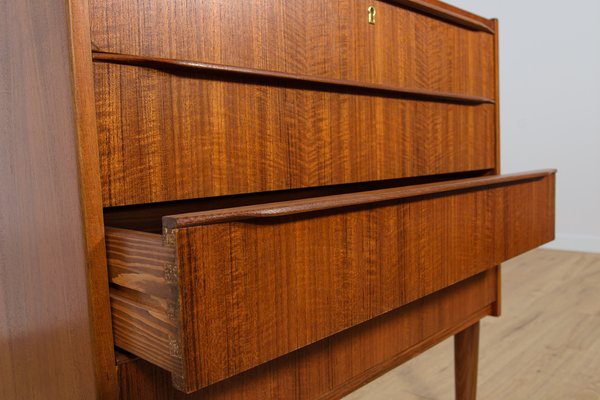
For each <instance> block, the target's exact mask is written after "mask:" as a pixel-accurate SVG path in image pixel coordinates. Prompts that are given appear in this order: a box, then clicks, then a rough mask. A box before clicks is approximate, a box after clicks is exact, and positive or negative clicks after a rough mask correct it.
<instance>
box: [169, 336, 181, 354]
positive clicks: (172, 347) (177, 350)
mask: <svg viewBox="0 0 600 400" xmlns="http://www.w3.org/2000/svg"><path fill="white" fill-rule="evenodd" d="M169 355H170V356H171V357H175V358H180V359H181V358H183V351H182V349H181V345H180V344H179V340H177V339H173V338H171V339H169Z"/></svg>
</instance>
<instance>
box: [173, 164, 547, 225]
mask: <svg viewBox="0 0 600 400" xmlns="http://www.w3.org/2000/svg"><path fill="white" fill-rule="evenodd" d="M554 174H556V170H554V169H547V170H539V171H529V172H519V173H513V174H505V175H492V176H483V177H478V178H465V179H457V180H448V181H441V182H432V183H425V184H420V185H419V184H416V185H411V186H404V187H398V188H386V189H380V190H369V191H364V192H359V193H344V194H338V195H331V196H321V197H318V198H304V199H298V200H290V201H282V202H276V203H263V204H257V205H249V206H241V207H231V208H226V209H222V210H219V209H216V210H209V211H200V212H190V213H185V214H178V215H167V216H164V217H163V218H162V223H163V226H164V227H166V228H168V229H179V228H189V227H192V226H197V225H208V224H215V223H222V222H233V221H244V220H247V219H254V218H275V217H282V216H286V215H295V214H304V213H311V212H316V211H324V210H334V209H338V208H345V207H351V206H361V205H368V204H377V203H384V202H388V201H393V200H402V199H411V200H416V199H417V198H419V197H426V196H431V195H444V194H450V193H452V192H460V191H465V190H469V189H477V190H483V189H485V188H491V187H494V186H499V185H506V184H515V183H525V182H527V181H531V180H537V179H544V178H547V177H549V176H551V175H554Z"/></svg>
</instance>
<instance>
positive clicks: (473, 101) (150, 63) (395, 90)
mask: <svg viewBox="0 0 600 400" xmlns="http://www.w3.org/2000/svg"><path fill="white" fill-rule="evenodd" d="M92 58H93V60H94V61H96V62H105V63H112V64H122V65H131V66H137V67H144V68H152V69H157V70H174V69H181V70H191V71H197V72H212V73H220V74H224V75H229V76H234V77H247V78H261V79H270V80H274V81H279V82H287V83H296V84H297V83H303V84H307V85H311V88H314V89H316V90H319V89H321V90H323V89H325V88H327V87H329V88H334V89H336V88H337V89H338V90H339V89H340V88H341V89H354V90H359V91H362V92H371V93H378V94H380V95H381V94H383V95H388V96H389V95H393V96H395V97H405V98H408V99H415V100H422V101H434V102H446V103H458V104H467V105H479V104H495V101H494V99H490V98H487V97H481V96H471V95H467V94H461V93H449V92H438V91H434V90H425V89H415V88H399V87H395V86H388V85H379V84H374V83H366V82H359V81H349V80H343V79H330V78H321V77H318V76H312V75H302V74H288V73H285V72H277V71H267V70H261V69H255V68H242V67H234V66H231V65H220V64H210V63H203V62H198V61H189V60H176V59H170V58H158V57H146V56H136V55H129V54H120V53H105V52H99V51H94V52H92ZM316 85H320V86H319V87H317V86H316Z"/></svg>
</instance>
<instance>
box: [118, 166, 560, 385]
mask: <svg viewBox="0 0 600 400" xmlns="http://www.w3.org/2000/svg"><path fill="white" fill-rule="evenodd" d="M531 176H536V177H537V179H534V180H531ZM541 176H542V177H541V178H540V174H539V173H534V174H523V176H522V178H523V179H524V180H521V181H519V180H517V181H516V182H515V181H514V180H515V178H514V177H512V181H513V182H512V183H510V184H505V185H500V186H489V183H490V182H493V181H494V180H499V178H494V177H484V178H474V180H475V181H478V182H479V187H475V188H473V186H470V188H471V189H470V190H467V191H463V192H450V193H445V194H441V195H438V196H431V194H432V193H434V192H431V190H429V191H425V192H423V190H422V189H423V188H420V189H421V190H420V191H419V190H417V191H416V192H415V193H416V194H415V196H417V197H415V198H414V199H400V200H391V201H390V200H388V202H384V203H375V204H366V205H365V204H363V205H362V206H356V205H355V206H354V207H353V208H352V207H351V208H342V209H332V210H320V211H317V212H312V213H308V214H300V215H285V213H284V215H283V216H279V217H272V218H269V219H268V220H262V219H250V220H246V221H245V222H236V221H233V222H222V223H215V224H209V225H199V226H191V227H188V228H180V229H175V230H174V231H173V234H174V237H175V239H171V240H174V243H173V244H172V245H173V246H174V247H175V248H176V249H177V266H178V284H179V291H180V292H179V297H178V300H179V301H180V303H179V304H180V307H181V308H180V310H179V312H180V314H179V315H180V317H181V323H180V325H179V326H180V329H181V332H180V333H179V335H178V338H179V339H180V340H181V341H182V342H181V343H178V346H177V347H178V348H180V349H181V358H182V359H183V371H181V375H179V373H180V371H172V372H174V374H175V376H176V384H178V387H179V388H180V389H182V390H184V391H187V392H190V391H193V390H197V389H200V388H202V387H205V386H207V385H210V384H213V383H215V382H218V381H220V380H223V379H225V378H227V377H230V376H233V375H235V374H238V373H240V372H243V371H245V370H248V369H250V368H252V367H255V366H257V365H260V364H262V363H264V362H266V361H269V360H272V359H274V358H276V357H280V356H282V355H284V354H287V353H289V352H290V351H294V350H296V349H299V348H301V347H304V346H306V345H309V344H311V343H314V342H316V341H318V340H321V339H324V338H326V337H328V336H330V335H332V334H335V333H337V332H340V331H342V330H344V329H347V328H350V327H352V326H355V325H357V324H360V323H362V322H364V321H367V320H369V319H371V318H374V317H376V316H378V315H381V314H383V313H385V312H388V311H391V310H393V309H396V308H398V307H400V306H402V305H404V304H407V303H410V302H412V301H415V300H417V299H419V298H422V297H423V296H426V295H428V294H431V293H433V292H435V291H438V290H440V289H443V288H444V287H447V286H450V285H453V284H455V283H456V282H459V281H461V280H463V279H466V278H468V277H470V276H473V275H475V274H477V273H480V272H481V271H484V270H486V269H492V268H493V267H494V266H495V265H497V264H499V263H500V262H502V261H504V260H506V259H509V258H511V257H514V256H515V255H517V254H520V253H522V252H524V251H526V250H529V249H531V248H534V247H536V246H539V245H541V244H542V243H544V242H547V241H549V240H551V239H552V238H553V235H554V218H553V216H554V202H553V195H554V192H553V190H554V173H553V172H546V173H543V174H541ZM509 181H510V180H509ZM433 185H437V186H439V188H440V190H441V191H442V190H443V189H446V186H447V185H448V184H447V183H437V184H433ZM463 185H464V182H463ZM407 190H410V188H409V189H407ZM419 194H421V195H423V194H429V195H430V196H426V197H419ZM358 195H360V194H358ZM341 196H348V195H341ZM350 196H352V195H350ZM298 201H305V200H298ZM298 201H296V202H298ZM291 203H295V202H291ZM323 203H325V204H327V202H326V201H323ZM257 207H260V208H266V209H268V207H269V205H260V206H257ZM279 208H280V207H279ZM232 210H235V209H232ZM225 221H227V219H225ZM115 231H116V232H121V233H122V234H123V235H124V238H123V239H120V240H118V241H114V243H115V244H114V245H113V239H118V238H112V237H111V238H110V239H111V240H110V241H109V246H110V248H111V249H112V248H117V249H121V250H118V251H117V254H118V255H119V257H118V260H117V261H118V262H117V265H116V269H115V271H118V273H117V274H115V273H113V272H111V277H113V283H115V282H116V279H122V277H126V281H127V282H129V283H127V282H121V283H120V285H122V286H125V287H127V288H129V289H133V290H136V291H138V292H142V293H144V294H149V293H152V294H159V293H160V291H161V290H163V289H161V288H160V287H159V288H158V289H157V288H154V287H153V285H159V286H160V284H161V283H160V281H159V280H157V279H154V278H153V277H152V274H148V273H147V272H146V270H147V269H158V270H159V269H160V263H156V264H155V262H154V261H152V265H151V266H149V267H143V268H142V267H141V266H140V265H139V264H140V263H142V264H143V263H144V262H145V261H144V260H145V259H148V260H154V259H156V258H157V256H156V254H158V253H160V252H161V251H162V250H160V246H161V245H162V244H161V245H159V240H161V236H160V235H156V234H150V233H143V232H136V231H126V230H115ZM111 232H112V230H111ZM136 235H137V236H140V235H141V236H142V237H143V238H149V239H148V240H146V239H144V241H148V242H149V243H150V241H152V243H154V244H149V245H148V248H147V249H146V248H145V245H144V246H141V245H137V244H136V245H135V246H133V245H131V244H127V243H125V240H126V239H127V237H128V236H131V237H136ZM467 238H468V240H467ZM164 239H165V237H163V238H162V240H164ZM127 249H130V250H127ZM129 253H130V254H132V255H133V256H132V258H131V259H128V258H126V257H124V256H122V254H129ZM111 264H112V257H110V256H109V265H111ZM154 265H157V267H154ZM111 270H112V267H111ZM149 277H150V279H149ZM140 282H145V283H143V284H142V285H140ZM122 312H123V319H124V320H126V319H127V315H126V314H127V310H122ZM138 314H139V313H135V315H134V316H133V317H132V318H135V319H139V315H138ZM114 324H115V326H116V328H115V330H116V333H117V339H116V340H117V342H118V343H119V342H120V338H119V335H120V333H119V332H120V331H121V330H122V331H127V330H128V329H131V326H130V325H125V323H121V322H120V321H119V320H115V321H114ZM148 325H150V324H148ZM142 331H143V329H142ZM136 335H138V336H139V333H136ZM142 335H143V332H142ZM123 348H125V349H126V350H128V351H131V352H135V349H132V348H128V347H126V346H125V345H123ZM154 350H155V349H150V351H154ZM138 355H140V356H143V354H138ZM155 358H156V357H155ZM180 377H182V378H181V379H180ZM179 384H180V385H179Z"/></svg>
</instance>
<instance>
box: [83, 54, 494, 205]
mask: <svg viewBox="0 0 600 400" xmlns="http://www.w3.org/2000/svg"><path fill="white" fill-rule="evenodd" d="M94 74H95V91H96V105H97V107H96V109H97V122H98V135H99V141H98V143H99V152H100V170H101V179H102V194H103V201H104V205H105V206H119V205H128V204H142V203H151V202H162V201H172V200H183V199H194V198H200V197H211V196H224V195H232V194H241V193H254V192H263V191H273V190H286V189H297V188H306V187H316V186H326V185H337V184H347V183H356V182H367V181H375V180H388V179H397V178H405V177H416V176H425V175H437V174H444V173H453V172H465V171H478V170H485V169H492V168H494V166H495V157H496V153H495V143H496V137H495V114H494V111H495V108H494V105H493V104H486V103H483V104H463V103H456V102H455V103H449V102H443V101H425V100H423V99H420V100H414V99H406V98H398V97H395V96H394V95H392V94H390V93H381V92H378V93H371V92H368V93H365V92H363V91H360V90H354V89H352V90H346V89H344V88H342V87H337V88H331V87H327V86H324V85H322V84H319V85H316V86H310V87H305V86H302V87H297V86H294V85H292V84H290V83H289V82H287V83H286V82H280V81H278V82H276V83H275V84H274V83H273V82H271V83H268V84H267V83H265V82H263V81H252V80H244V79H241V78H240V77H236V78H235V79H233V78H232V77H227V79H225V78H224V77H222V76H218V77H215V76H213V75H210V74H209V75H208V76H207V75H206V74H205V73H197V72H194V71H188V70H185V71H181V70H177V71H163V70H160V69H155V68H143V67H138V66H131V65H118V64H113V63H104V62H97V63H95V65H94ZM355 89H356V88H355Z"/></svg>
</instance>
